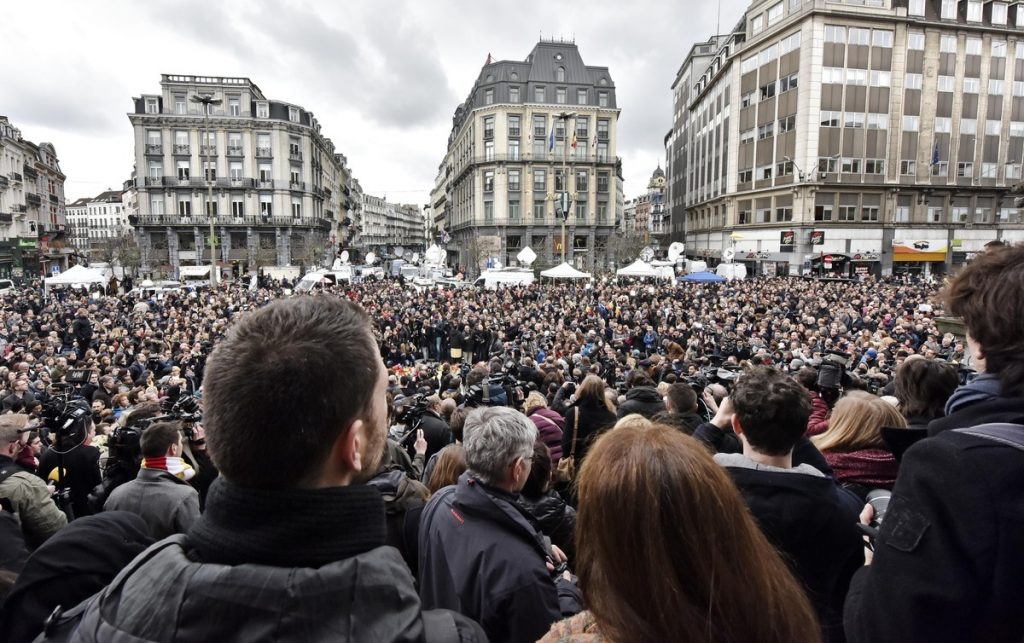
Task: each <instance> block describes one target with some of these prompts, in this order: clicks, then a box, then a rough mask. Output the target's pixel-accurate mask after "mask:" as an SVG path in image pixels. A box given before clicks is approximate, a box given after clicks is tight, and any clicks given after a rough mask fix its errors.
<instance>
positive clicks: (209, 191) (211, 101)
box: [190, 94, 224, 287]
mask: <svg viewBox="0 0 1024 643" xmlns="http://www.w3.org/2000/svg"><path fill="white" fill-rule="evenodd" d="M190 100H191V101H192V102H193V103H196V104H197V105H202V106H203V122H204V123H206V136H204V137H203V138H204V140H205V139H207V138H208V137H209V134H210V110H211V109H212V108H213V106H214V105H220V104H221V103H222V102H224V101H222V100H221V99H219V98H214V97H213V95H212V94H203V95H201V96H199V95H197V96H193V97H192V98H191V99H190ZM203 148H204V149H203V159H204V161H203V175H204V178H205V179H206V216H207V218H208V219H209V220H210V285H211V286H213V287H216V286H217V282H219V281H220V279H218V277H219V276H220V275H218V274H217V236H216V233H215V232H214V229H213V213H212V212H211V211H210V208H211V206H210V204H211V203H213V179H211V178H210V175H209V174H207V172H208V168H207V166H208V165H209V163H210V145H209V143H208V142H207V144H205V145H203ZM199 252H202V250H200V251H199Z"/></svg>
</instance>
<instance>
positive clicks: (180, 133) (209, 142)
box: [146, 130, 302, 160]
mask: <svg viewBox="0 0 1024 643" xmlns="http://www.w3.org/2000/svg"><path fill="white" fill-rule="evenodd" d="M173 136H174V148H173V152H174V153H175V154H188V153H190V152H191V144H190V140H191V133H190V132H189V131H188V130H174V133H173ZM227 137H228V141H227V143H228V149H227V153H228V155H232V156H241V155H242V153H243V146H242V132H228V133H227ZM271 140H272V139H271V136H270V133H268V132H258V133H257V134H256V156H271V155H272V154H273V146H272V144H271ZM199 145H200V154H204V155H205V154H217V135H216V133H215V132H209V131H205V130H204V131H201V132H199ZM146 152H147V153H160V154H162V153H163V133H162V132H161V131H160V130H146ZM288 155H289V156H290V157H291V158H292V160H301V159H302V143H301V140H300V139H299V137H298V136H290V137H288Z"/></svg>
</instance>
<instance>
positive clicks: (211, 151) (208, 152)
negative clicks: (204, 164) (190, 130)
mask: <svg viewBox="0 0 1024 643" xmlns="http://www.w3.org/2000/svg"><path fill="white" fill-rule="evenodd" d="M199 154H200V155H201V156H217V146H216V145H200V146H199Z"/></svg>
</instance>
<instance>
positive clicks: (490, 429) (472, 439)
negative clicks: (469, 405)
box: [462, 406, 537, 484]
mask: <svg viewBox="0 0 1024 643" xmlns="http://www.w3.org/2000/svg"><path fill="white" fill-rule="evenodd" d="M536 441H537V427H536V426H534V424H533V422H531V421H530V420H529V419H527V418H526V416H525V415H523V414H522V413H520V412H519V411H516V410H515V409H510V408H506V407H501V406H498V407H482V408H478V409H476V410H474V411H473V412H472V413H470V414H469V416H468V417H467V418H466V425H465V427H464V428H463V441H462V446H463V447H464V448H465V450H466V465H467V466H468V467H469V470H470V471H472V472H473V473H475V474H476V475H477V477H478V478H480V479H481V480H482V481H484V482H486V483H490V484H494V483H497V482H500V481H501V480H502V479H503V478H504V477H505V474H506V471H507V470H508V468H509V467H510V466H511V465H512V463H513V462H515V460H516V458H525V459H527V460H529V459H531V458H533V444H534V443H535V442H536Z"/></svg>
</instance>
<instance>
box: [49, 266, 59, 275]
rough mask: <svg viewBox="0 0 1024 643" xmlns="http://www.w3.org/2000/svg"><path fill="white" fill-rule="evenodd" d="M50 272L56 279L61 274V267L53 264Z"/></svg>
mask: <svg viewBox="0 0 1024 643" xmlns="http://www.w3.org/2000/svg"><path fill="white" fill-rule="evenodd" d="M50 272H52V273H53V276H54V277H56V276H57V275H59V274H60V266H59V265H57V264H53V265H52V266H50Z"/></svg>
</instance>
